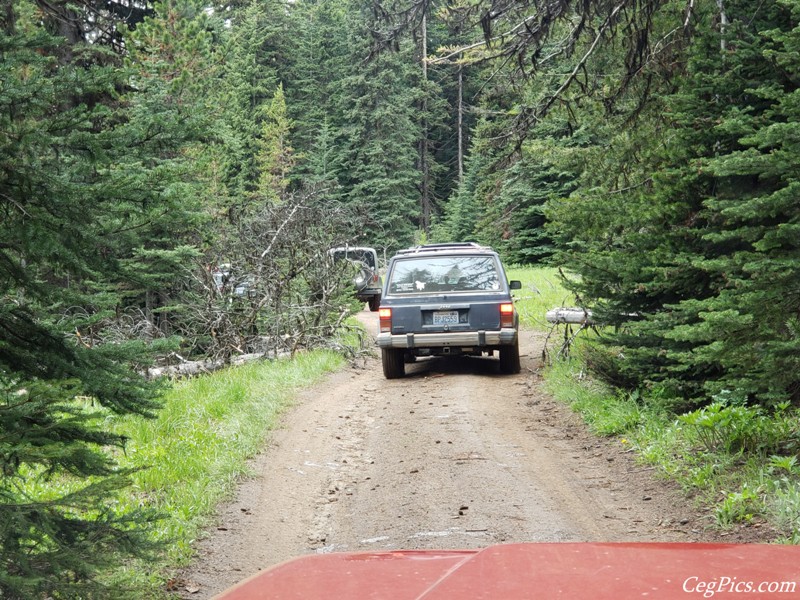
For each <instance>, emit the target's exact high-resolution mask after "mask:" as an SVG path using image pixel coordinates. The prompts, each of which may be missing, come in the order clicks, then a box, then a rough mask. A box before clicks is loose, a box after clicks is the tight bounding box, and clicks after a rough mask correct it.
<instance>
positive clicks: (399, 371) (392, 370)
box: [381, 348, 406, 379]
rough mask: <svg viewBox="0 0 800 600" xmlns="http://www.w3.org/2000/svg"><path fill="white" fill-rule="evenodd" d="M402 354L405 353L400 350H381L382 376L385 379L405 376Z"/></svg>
mask: <svg viewBox="0 0 800 600" xmlns="http://www.w3.org/2000/svg"><path fill="white" fill-rule="evenodd" d="M403 354H405V352H404V351H403V349H402V348H401V349H398V348H381V362H382V363H383V376H384V377H386V379H399V378H400V377H402V376H403V375H405V374H406V367H405V364H404V363H403Z"/></svg>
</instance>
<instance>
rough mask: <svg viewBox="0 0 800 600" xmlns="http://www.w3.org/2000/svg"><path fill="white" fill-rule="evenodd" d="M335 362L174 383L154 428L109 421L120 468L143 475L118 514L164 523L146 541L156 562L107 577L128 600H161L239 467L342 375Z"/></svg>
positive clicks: (250, 368) (320, 356)
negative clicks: (310, 394)
mask: <svg viewBox="0 0 800 600" xmlns="http://www.w3.org/2000/svg"><path fill="white" fill-rule="evenodd" d="M344 362H345V361H344V359H343V358H342V357H341V356H340V355H339V354H336V353H334V352H328V351H314V352H309V353H300V354H298V355H296V357H295V358H294V359H293V360H280V361H274V362H257V363H251V364H248V365H244V366H240V367H234V368H230V369H226V370H224V371H220V372H217V373H213V374H210V375H205V376H202V377H198V378H194V379H189V380H185V381H181V382H178V383H177V384H176V385H175V386H174V387H173V388H172V389H170V390H169V391H168V392H167V394H166V395H165V397H164V398H163V401H164V408H163V409H162V410H161V411H160V412H159V413H158V416H157V418H156V419H152V420H148V419H142V418H137V417H125V418H117V417H111V416H110V417H109V425H110V426H111V428H112V429H113V430H114V431H117V432H119V433H122V434H124V435H126V436H128V438H129V440H130V441H129V442H128V445H127V448H126V450H125V453H124V454H120V456H119V457H118V460H119V463H120V466H121V467H126V468H127V467H133V468H143V470H141V471H139V472H138V473H135V474H134V476H133V486H132V487H131V488H129V489H128V490H126V494H125V495H124V496H123V497H120V498H119V500H118V503H119V504H118V510H119V511H120V512H123V513H124V512H127V511H132V510H134V509H136V508H137V507H139V506H146V507H150V508H154V509H156V510H158V511H159V512H160V513H161V514H162V515H163V518H162V519H161V520H160V521H158V522H157V523H156V524H155V526H154V529H153V531H152V535H153V538H154V539H155V540H158V541H160V542H163V543H165V544H166V552H165V553H163V554H162V555H161V556H160V558H159V560H158V561H156V562H150V563H147V564H143V563H140V562H136V563H132V564H130V565H129V566H128V568H126V569H123V570H118V571H116V572H115V573H113V575H112V577H113V578H114V579H115V580H118V581H119V580H121V581H122V582H124V585H125V586H126V587H128V588H129V589H132V590H134V592H133V595H134V597H136V598H163V597H164V589H165V579H166V578H168V577H169V576H170V572H172V571H174V569H175V568H177V567H180V566H182V565H185V564H187V563H188V562H189V560H190V559H191V557H192V552H193V551H192V543H193V542H194V541H195V540H196V539H197V537H198V536H199V535H200V534H201V532H202V529H203V527H204V526H207V525H208V524H209V520H210V518H211V517H212V515H213V513H214V509H215V507H216V506H217V504H218V503H219V502H220V501H222V500H224V499H225V498H226V497H227V496H228V495H229V494H231V493H232V491H233V489H234V486H235V484H236V481H237V479H238V478H239V477H241V476H242V475H245V474H246V473H247V465H246V461H247V459H248V458H251V457H252V456H254V455H255V454H256V453H257V452H258V451H259V449H261V448H262V447H263V444H264V439H265V437H266V436H267V435H268V431H269V430H270V429H272V428H273V427H274V426H275V425H276V423H277V419H278V417H279V416H280V415H281V413H282V412H283V411H284V410H286V409H287V408H288V407H289V406H291V404H292V403H293V400H294V399H295V397H296V396H297V394H298V392H299V391H300V390H302V389H303V388H305V387H308V386H310V385H313V384H314V383H316V382H317V381H319V380H320V379H321V378H322V377H323V376H324V375H325V374H326V373H329V372H331V371H334V370H336V369H339V368H341V366H342V365H343V364H344Z"/></svg>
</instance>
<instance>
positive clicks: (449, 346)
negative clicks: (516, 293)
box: [377, 242, 522, 379]
mask: <svg viewBox="0 0 800 600" xmlns="http://www.w3.org/2000/svg"><path fill="white" fill-rule="evenodd" d="M521 287H522V284H521V283H520V282H519V281H511V282H509V281H508V280H507V279H506V274H505V271H504V270H503V265H502V263H501V262H500V257H499V256H498V255H497V253H496V252H495V251H494V250H492V249H491V248H489V247H486V246H480V245H478V244H474V243H471V242H467V243H455V244H429V245H425V246H416V247H414V248H409V249H407V250H401V251H400V252H398V253H397V254H395V255H394V256H393V257H392V258H391V260H390V261H389V265H388V266H387V269H386V280H385V285H384V288H383V297H382V300H381V305H380V310H379V317H380V332H379V334H378V338H377V344H378V346H379V347H380V349H381V358H382V361H383V374H384V375H385V376H386V378H387V379H395V378H398V377H402V376H403V375H405V363H406V362H413V360H415V359H416V357H418V356H445V355H470V356H481V355H483V354H488V355H490V356H492V355H493V354H494V352H495V351H497V352H499V356H500V370H501V371H502V372H504V373H518V372H519V371H520V360H519V336H518V330H519V316H518V315H517V311H516V309H515V308H514V301H513V299H512V297H511V290H515V289H520V288H521Z"/></svg>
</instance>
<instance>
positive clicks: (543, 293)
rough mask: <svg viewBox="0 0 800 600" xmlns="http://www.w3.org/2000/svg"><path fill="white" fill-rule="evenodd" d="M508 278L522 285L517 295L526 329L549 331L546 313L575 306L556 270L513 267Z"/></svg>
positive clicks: (507, 270)
mask: <svg viewBox="0 0 800 600" xmlns="http://www.w3.org/2000/svg"><path fill="white" fill-rule="evenodd" d="M506 275H507V277H508V278H509V279H510V280H511V279H517V280H519V281H521V282H522V289H521V290H516V291H515V292H514V298H515V299H516V301H515V304H516V306H517V311H518V312H519V316H520V322H521V323H522V325H523V326H525V327H530V328H535V329H540V330H548V329H550V325H549V324H548V323H547V321H546V320H545V314H546V313H547V311H548V310H550V309H551V308H558V307H560V306H572V305H574V299H573V297H572V295H571V294H570V293H569V292H568V291H567V290H565V289H564V288H563V286H562V285H561V276H560V275H559V273H558V270H557V269H552V268H546V267H541V268H536V269H532V268H523V267H510V268H508V269H506Z"/></svg>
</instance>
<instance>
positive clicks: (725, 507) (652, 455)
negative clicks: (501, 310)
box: [509, 269, 800, 544]
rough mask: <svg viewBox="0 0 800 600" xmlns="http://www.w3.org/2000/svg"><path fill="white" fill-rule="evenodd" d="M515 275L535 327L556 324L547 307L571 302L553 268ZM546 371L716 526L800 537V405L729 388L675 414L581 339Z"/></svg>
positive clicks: (527, 321)
mask: <svg viewBox="0 0 800 600" xmlns="http://www.w3.org/2000/svg"><path fill="white" fill-rule="evenodd" d="M509 278H511V279H520V280H522V281H523V290H522V293H519V294H517V296H518V301H517V306H518V309H519V312H520V316H521V319H522V322H523V324H524V325H526V326H528V327H534V328H538V329H542V330H549V329H550V327H551V326H550V325H549V324H548V323H546V322H545V319H544V314H545V312H546V311H547V310H549V309H551V308H555V307H558V306H564V305H569V304H570V303H571V302H570V296H569V293H568V292H567V291H566V290H564V289H563V288H561V286H560V285H559V283H558V282H559V279H558V274H557V272H555V270H553V269H509ZM587 335H592V334H587ZM554 337H556V338H557V337H559V336H554ZM545 381H546V385H547V388H548V391H549V392H550V393H551V394H552V395H553V396H554V397H555V398H556V399H557V400H559V401H562V402H564V403H566V404H568V405H570V406H571V407H572V408H573V409H574V410H575V411H577V412H579V413H580V414H581V415H582V416H583V418H584V420H585V421H586V422H587V424H588V425H589V427H590V428H591V429H592V430H593V431H594V432H595V433H596V434H598V435H602V436H616V437H617V439H619V443H620V444H623V445H625V446H626V447H628V448H630V449H632V450H633V451H634V452H635V453H636V455H637V457H638V458H639V459H640V460H641V461H642V462H644V463H647V464H649V465H651V466H654V467H655V469H656V472H657V473H659V474H660V475H661V476H663V477H667V478H670V479H673V480H675V481H677V482H678V483H679V484H680V485H681V486H682V487H683V488H684V489H685V490H686V492H687V494H688V495H689V496H691V497H692V498H693V499H694V501H695V502H696V503H697V504H698V505H699V506H701V507H703V508H705V509H707V510H709V512H710V513H711V515H712V516H713V518H712V522H713V524H714V526H716V527H718V528H720V529H723V530H725V529H731V528H735V527H740V528H741V527H748V526H756V527H763V528H766V530H767V531H773V530H774V535H771V536H769V535H768V536H767V537H770V538H771V539H774V541H777V542H782V543H791V544H799V543H800V464H798V455H800V411H799V410H798V409H797V408H796V407H790V406H787V405H783V406H779V407H776V408H775V409H774V410H772V411H770V412H768V411H765V410H763V409H760V408H757V407H750V406H743V405H737V404H736V403H734V402H731V401H730V400H729V399H727V398H724V397H722V398H717V399H716V401H715V402H714V403H713V404H712V405H710V406H708V407H705V408H704V409H702V410H698V411H695V412H692V413H688V414H685V415H675V414H671V413H670V412H668V411H667V410H666V409H665V408H664V407H663V405H662V403H660V402H659V399H658V398H646V397H640V396H638V395H632V394H627V393H620V392H617V391H615V390H612V389H610V388H608V387H606V386H603V385H602V384H600V383H598V382H597V381H593V380H592V379H591V378H590V377H587V374H586V371H585V366H584V361H583V360H582V357H581V345H580V343H579V344H577V345H576V348H575V349H574V351H573V352H572V353H571V358H570V360H568V361H565V360H562V361H559V362H556V363H554V364H552V365H550V366H549V367H548V368H547V370H546V373H545ZM762 531H763V530H762Z"/></svg>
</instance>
